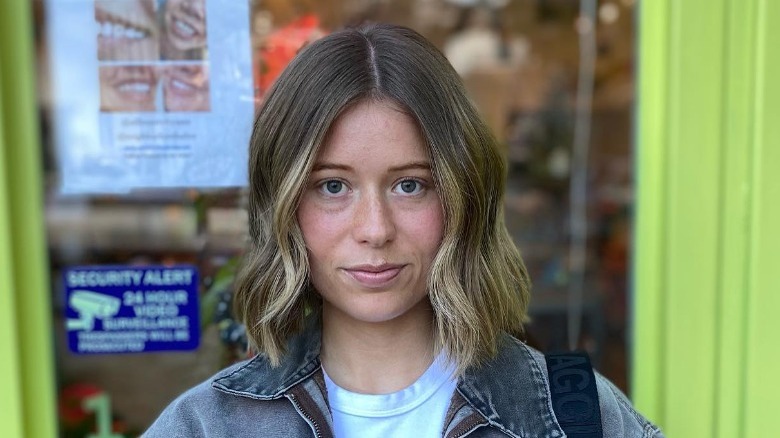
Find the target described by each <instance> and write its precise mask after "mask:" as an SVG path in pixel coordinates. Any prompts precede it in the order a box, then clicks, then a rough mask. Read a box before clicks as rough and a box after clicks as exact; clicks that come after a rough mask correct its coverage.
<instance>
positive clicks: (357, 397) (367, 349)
mask: <svg viewBox="0 0 780 438" xmlns="http://www.w3.org/2000/svg"><path fill="white" fill-rule="evenodd" d="M504 184H505V163H504V160H503V157H502V156H501V154H500V153H499V152H498V147H497V144H496V141H495V139H493V137H492V136H491V135H490V133H489V132H488V129H487V128H486V126H485V124H484V123H483V122H482V121H481V120H480V118H479V116H478V115H477V112H476V110H475V109H474V107H473V106H472V105H471V103H470V102H469V100H468V98H467V97H466V95H465V92H464V90H463V86H462V85H461V83H460V81H459V79H458V77H457V74H456V73H455V72H454V71H453V69H452V68H451V67H450V66H449V64H448V63H447V61H446V59H445V58H444V56H443V55H442V54H441V53H440V52H439V51H438V50H437V49H436V48H434V47H433V46H432V45H431V44H430V43H429V42H427V41H426V40H425V39H423V38H422V37H421V36H420V35H418V34H416V33H415V32H413V31H411V30H409V29H405V28H400V27H393V26H385V25H374V26H368V27H363V28H359V29H352V30H345V31H341V32H337V33H335V34H332V35H330V36H327V37H325V38H323V39H321V40H319V41H317V42H315V43H312V44H311V45H309V46H308V47H307V48H305V49H304V50H303V51H302V52H301V53H300V54H299V55H298V56H297V57H296V58H295V59H294V60H293V61H292V63H291V64H290V66H289V67H288V68H287V69H286V70H285V72H284V73H283V74H282V75H281V76H280V78H279V79H278V81H277V82H276V84H275V85H274V87H273V88H272V90H271V91H270V93H269V94H268V96H267V99H266V101H265V102H264V104H263V107H262V108H261V110H260V112H259V114H258V118H257V121H256V124H255V130H254V133H253V136H252V141H251V156H250V201H249V215H250V230H251V237H252V240H251V245H250V249H249V253H248V254H247V256H246V263H245V266H244V268H243V273H242V276H241V277H240V279H239V281H238V286H237V291H236V297H235V298H236V301H237V309H238V313H239V315H240V317H241V318H242V319H243V321H244V322H245V323H246V325H247V327H248V332H249V334H250V338H251V340H252V343H253V345H254V347H255V348H256V349H257V350H258V351H259V352H260V354H259V355H258V356H257V357H256V358H254V359H253V360H251V361H249V362H246V363H242V364H238V365H236V366H234V367H231V368H229V369H227V370H225V371H223V372H221V373H220V374H218V375H217V376H215V378H214V379H211V380H209V381H208V382H204V383H203V384H202V385H200V386H198V387H196V388H194V389H192V390H190V391H189V392H187V393H186V394H184V395H183V396H181V397H180V398H179V399H177V400H176V401H174V402H173V403H172V404H171V405H170V406H169V407H168V408H167V409H166V411H165V412H164V413H163V414H162V416H161V417H160V418H159V419H158V420H157V422H156V423H155V424H154V425H153V426H152V428H151V429H150V430H149V431H148V432H147V434H148V435H147V436H164V435H167V434H170V433H171V432H176V433H178V434H181V435H183V436H184V435H186V436H264V437H266V436H268V437H275V436H311V435H312V434H314V435H315V436H318V437H325V436H337V437H341V436H343V437H350V436H359V437H373V436H381V437H388V436H398V437H407V436H442V435H444V436H447V437H460V436H465V435H471V436H474V437H494V436H496V437H497V436H507V435H508V436H517V437H519V436H523V437H537V436H563V430H562V429H561V426H560V424H559V422H558V421H557V420H556V416H555V414H554V413H553V411H552V409H551V402H550V390H549V387H548V384H547V377H546V368H545V366H544V359H543V358H542V356H541V355H540V354H539V353H538V352H536V351H534V350H532V349H531V348H529V347H527V346H525V345H524V344H523V343H521V342H519V341H518V340H517V339H515V338H513V337H511V336H510V334H514V335H519V334H520V333H521V332H522V323H523V320H524V318H525V315H526V309H527V305H528V297H529V291H528V288H529V282H528V278H527V274H526V271H525V268H524V267H523V264H522V262H521V259H520V256H519V253H518V252H517V250H516V248H515V246H514V244H513V243H512V241H511V239H510V237H509V235H508V233H507V231H506V228H505V226H504V222H503V208H502V202H503V193H504ZM598 388H599V399H600V402H601V409H600V411H601V414H602V415H601V416H602V419H603V420H604V421H603V425H604V433H605V436H620V437H641V436H660V432H659V431H658V430H657V429H656V428H655V427H654V426H652V425H651V424H650V423H648V422H647V421H646V420H644V419H643V418H642V417H641V416H639V415H638V414H637V413H636V412H635V411H634V410H633V409H632V408H631V407H630V405H629V403H628V402H627V401H626V400H625V398H624V397H623V395H622V394H620V393H619V391H617V390H616V389H615V388H614V387H613V386H612V385H611V384H609V383H608V382H607V381H606V380H605V379H603V378H601V377H600V376H599V377H598Z"/></svg>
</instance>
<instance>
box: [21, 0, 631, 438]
mask: <svg viewBox="0 0 780 438" xmlns="http://www.w3.org/2000/svg"><path fill="white" fill-rule="evenodd" d="M133 2H135V3H137V4H138V5H139V7H140V8H141V9H139V10H141V11H142V10H143V8H144V7H148V8H151V11H152V15H153V16H152V18H151V20H157V21H156V22H157V23H160V24H159V26H162V27H160V29H163V27H164V26H166V25H170V26H176V25H177V24H176V22H175V20H174V21H171V20H173V19H169V18H166V15H165V13H166V12H165V11H166V9H165V8H166V7H168V6H171V4H174V5H175V4H177V3H179V1H178V0H167V1H165V0H148V1H146V0H138V1H137V2H136V0H79V1H74V2H69V3H73V4H77V3H82V6H84V7H86V9H87V10H90V11H93V12H91V13H90V14H91V15H90V16H88V17H86V18H85V20H86V21H87V22H89V23H92V24H93V25H95V28H96V34H97V35H98V38H101V36H102V37H106V38H108V37H109V36H112V35H115V34H121V35H124V36H126V37H127V38H131V37H132V38H135V37H138V38H141V37H142V35H143V33H144V32H147V31H145V30H144V29H142V28H140V27H139V26H141V25H138V26H136V27H138V29H137V28H136V27H134V26H135V25H133V24H132V23H130V24H128V23H127V22H133V20H132V19H128V20H126V21H127V22H125V21H122V20H114V21H110V20H109V21H110V24H108V25H106V24H105V23H103V22H101V14H102V13H103V12H105V11H103V12H101V9H100V7H101V5H103V6H106V7H107V8H108V10H109V12H110V10H111V8H120V9H121V7H124V6H127V5H128V4H130V3H133ZM54 3H57V2H53V1H51V0H45V1H44V0H36V3H35V5H36V25H37V30H38V38H37V44H38V45H37V49H38V59H39V71H40V80H39V95H40V110H41V130H42V133H43V138H44V142H45V156H44V157H43V166H44V167H45V170H46V177H47V199H46V220H47V235H48V247H49V256H50V265H51V268H52V273H51V274H52V285H53V290H52V297H53V303H54V312H53V315H52V318H53V320H54V327H55V329H56V335H55V340H56V350H57V351H56V358H57V372H58V375H57V381H58V385H59V387H58V394H59V401H60V404H59V409H60V411H59V415H60V426H61V432H62V435H63V436H86V435H85V434H87V433H89V432H90V431H91V430H92V429H93V427H94V422H95V418H94V413H90V412H85V411H84V409H83V407H82V405H81V402H82V401H83V400H84V399H85V398H89V397H92V396H94V395H96V394H101V393H102V394H106V395H107V396H108V398H109V399H110V412H109V413H110V415H111V417H112V419H113V428H114V429H115V431H116V432H117V433H122V434H125V435H127V436H131V435H132V436H135V435H137V434H138V433H140V432H142V431H143V430H144V429H145V428H146V427H147V426H148V425H149V424H150V422H151V421H153V420H154V418H156V416H157V415H158V414H159V412H160V411H161V409H162V408H163V407H164V406H166V405H167V404H168V403H169V402H170V401H171V400H172V399H173V398H174V397H175V396H176V395H178V394H180V393H181V392H183V391H184V390H185V389H187V388H189V387H191V386H193V385H194V384H196V383H199V382H201V381H203V380H204V379H206V378H208V377H209V376H211V375H212V374H213V373H215V372H216V371H217V370H219V369H220V368H222V367H224V366H226V365H228V364H230V363H232V362H235V361H237V360H240V359H242V358H244V357H245V356H246V353H245V351H244V342H245V338H244V332H243V328H242V327H241V326H240V325H239V324H238V323H236V322H235V321H234V320H233V319H232V316H231V312H230V309H229V308H230V306H229V302H230V297H231V295H230V291H231V282H232V278H233V275H234V273H235V267H236V263H237V260H238V259H239V258H240V256H241V253H242V250H243V248H244V244H245V242H246V239H247V225H246V220H247V215H246V212H245V211H244V200H245V194H246V193H245V189H244V188H242V187H223V188H192V187H188V186H186V185H185V187H167V188H154V187H149V188H130V189H126V190H123V191H122V192H120V193H89V194H69V195H64V194H62V193H61V189H62V179H63V174H62V165H61V163H62V162H63V156H62V155H63V152H62V151H63V150H62V148H61V145H59V144H58V142H59V141H60V140H58V136H57V135H56V129H55V128H56V126H59V125H58V123H60V124H61V123H63V120H57V117H58V116H57V114H60V113H59V112H58V108H61V106H62V105H64V104H65V103H64V102H60V101H58V100H57V97H56V96H57V93H55V92H54V91H52V90H53V89H54V88H55V87H61V86H62V84H61V83H59V84H58V83H54V80H53V78H54V77H55V76H56V75H55V74H54V73H55V72H53V68H55V67H54V66H55V63H54V62H53V61H52V60H53V59H57V57H58V56H62V54H56V53H53V51H52V50H51V38H50V36H51V35H49V32H52V30H51V29H52V27H51V25H52V23H51V21H52V16H51V14H50V12H51V8H52V5H53V4H54ZM184 3H186V4H187V6H186V7H185V8H190V9H186V12H185V13H184V14H185V15H184V16H180V17H179V18H180V21H181V23H179V24H178V26H179V28H178V32H179V38H180V39H186V38H184V37H183V36H182V33H183V34H184V35H185V36H186V35H188V34H189V35H190V36H191V35H192V34H197V33H198V32H201V33H203V34H204V39H206V40H207V41H208V45H207V46H206V48H203V47H201V48H199V49H192V48H190V49H188V50H185V51H181V50H179V51H177V50H176V44H175V41H174V42H171V41H168V42H167V43H166V42H165V41H163V40H164V39H165V38H166V37H165V35H164V34H163V33H162V32H163V30H159V32H160V33H159V35H157V36H156V38H157V45H154V46H153V47H152V46H150V47H151V48H148V50H147V49H144V50H141V49H137V50H136V49H133V50H132V51H128V52H126V53H131V54H132V55H133V56H132V57H131V58H133V59H118V58H117V56H118V57H119V58H123V57H124V58H127V56H129V55H127V56H125V55H122V54H121V53H123V52H121V51H120V52H116V50H114V51H113V52H112V51H111V50H109V49H108V48H107V49H105V50H103V51H97V52H96V53H95V54H94V58H95V60H94V62H95V63H96V64H95V65H98V66H100V68H101V69H105V68H113V67H117V66H120V65H121V66H125V65H126V66H130V67H138V66H143V65H147V64H149V65H154V66H163V67H164V69H163V68H158V70H157V71H158V73H159V74H163V70H165V69H170V68H174V67H181V66H183V67H185V68H188V67H192V66H194V67H195V68H196V69H198V72H200V73H198V72H195V73H198V74H201V75H202V73H203V71H204V70H203V69H204V68H206V69H207V70H209V69H210V71H211V72H212V75H213V74H215V73H214V72H217V71H218V70H219V69H220V68H223V67H226V66H228V67H230V66H235V65H236V64H231V63H230V62H229V61H227V60H225V59H223V57H221V56H220V54H219V53H220V52H219V50H218V48H217V46H216V45H215V44H216V43H215V42H214V41H217V39H219V38H221V36H220V35H218V34H215V32H217V31H216V30H215V29H217V28H216V27H214V26H216V24H214V23H218V20H220V19H221V18H222V17H223V15H217V14H216V13H215V14H214V15H213V16H211V15H208V14H205V12H204V14H205V16H206V20H205V23H201V24H198V23H195V22H194V21H193V20H194V19H193V18H192V17H195V16H198V14H199V12H198V7H199V6H198V5H200V4H201V3H202V7H203V8H204V9H203V11H208V13H211V11H212V10H211V9H209V8H210V7H213V5H216V4H217V3H219V1H218V0H200V3H199V2H197V1H196V2H189V1H187V2H184ZM583 3H587V2H583ZM593 3H594V4H595V2H593ZM230 4H233V3H230ZM223 7H224V6H223ZM580 7H581V4H580V2H577V1H574V0H485V1H478V0H395V1H392V2H391V1H389V0H343V1H334V0H318V1H314V0H297V1H287V0H262V1H260V0H256V1H250V2H249V3H248V4H247V5H241V6H235V8H237V9H240V10H241V11H246V12H245V13H244V15H245V17H244V19H245V20H246V22H247V23H248V25H247V29H248V32H247V33H246V34H240V33H236V34H235V35H239V36H242V37H244V38H246V39H247V40H248V41H245V43H246V46H247V47H248V48H249V49H250V50H251V66H250V67H249V72H248V74H249V75H250V76H251V77H250V78H249V79H248V80H249V83H251V89H250V90H249V91H248V92H246V93H243V92H242V93H243V94H241V93H238V94H235V93H234V94H229V93H227V92H224V93H223V94H220V93H222V92H221V91H219V90H215V89H214V88H215V86H214V84H213V83H212V90H211V97H210V98H209V99H210V100H208V102H210V106H209V105H207V106H205V107H202V108H201V109H192V108H189V109H187V110H181V113H182V114H185V113H186V114H191V113H192V112H193V111H205V112H208V111H217V110H216V109H215V108H217V107H219V106H220V105H221V104H222V103H224V102H226V99H236V100H239V99H240V100H242V101H248V102H253V105H249V106H248V107H247V110H246V111H247V115H248V116H249V117H250V118H251V114H250V113H251V111H252V106H255V107H256V106H257V105H258V104H259V103H261V102H262V99H263V96H264V93H265V92H266V91H267V90H268V88H269V87H270V86H271V84H272V83H273V81H274V79H275V78H276V77H277V76H278V74H279V73H280V72H281V71H282V70H283V69H284V67H285V66H286V64H287V63H288V62H289V61H290V59H292V57H293V56H294V55H295V54H296V52H297V51H298V50H299V49H300V48H301V47H302V46H304V45H305V44H307V43H309V42H311V41H313V40H316V39H317V38H320V37H321V36H323V35H326V34H327V33H329V32H331V31H333V30H336V29H339V28H341V27H343V26H348V25H352V24H357V23H361V22H364V21H383V22H392V23H397V24H402V25H406V26H409V27H412V28H414V29H416V30H417V31H419V32H420V33H422V34H423V35H425V36H426V37H427V38H429V39H430V40H431V41H433V42H434V43H435V44H436V45H437V46H438V47H440V48H441V50H442V51H443V52H444V53H445V55H446V56H447V57H448V58H449V59H450V61H451V63H452V64H453V66H454V67H455V69H456V71H457V72H458V73H459V74H460V75H461V76H462V78H463V81H464V83H465V85H466V87H467V89H468V91H469V93H470V95H471V97H472V98H473V101H474V102H475V104H476V105H477V106H478V108H479V110H480V111H481V113H482V115H483V116H484V118H485V120H486V121H487V123H488V124H489V126H490V127H491V128H492V129H493V131H494V133H495V135H496V136H497V138H498V139H499V140H500V143H501V145H502V147H503V148H504V152H505V153H506V156H507V160H508V163H509V180H508V186H507V187H508V192H507V196H506V206H505V212H506V222H507V225H508V228H509V231H510V233H511V235H512V236H513V238H514V239H515V241H516V242H517V244H518V246H519V248H520V250H521V253H522V255H523V257H524V260H525V263H526V266H527V267H528V269H529V271H530V274H531V278H532V281H533V292H532V293H533V295H532V301H531V307H530V315H531V322H530V323H529V324H528V327H527V329H528V330H527V341H528V343H529V344H531V345H533V346H535V347H537V348H539V349H540V350H545V351H546V350H560V349H567V348H570V347H577V348H584V349H586V350H588V351H589V352H590V353H591V356H592V358H593V360H594V364H595V366H596V367H597V368H598V369H599V370H600V371H601V372H602V373H603V374H605V375H606V376H607V377H608V378H609V379H611V380H612V381H613V382H615V383H616V384H617V385H618V386H619V387H621V388H622V389H624V390H626V391H629V392H630V388H627V385H628V381H627V370H628V366H629V364H628V357H629V354H628V353H629V352H628V346H627V327H629V325H630V320H629V318H628V315H629V312H628V306H627V302H628V299H629V296H630V291H629V283H628V266H629V265H630V263H629V259H628V258H629V254H630V242H631V232H632V218H631V206H632V203H633V167H632V161H633V158H632V146H631V144H632V135H631V132H632V125H631V123H632V122H631V121H632V107H633V100H634V80H635V78H634V71H633V63H634V50H635V49H634V30H635V29H634V19H633V17H634V1H633V0H605V1H600V2H598V9H597V10H594V11H593V14H592V16H591V17H588V16H586V15H587V14H586V15H583V12H582V11H581V10H580ZM92 8H95V9H92ZM134 13H135V12H133V13H128V14H130V15H128V16H129V17H131V18H133V17H135V16H134V15H132V14H134ZM139 14H140V12H139ZM182 17H184V18H182ZM166 20H168V21H166ZM136 24H137V23H136ZM201 25H202V26H203V27H202V28H199V27H198V26H201ZM149 32H152V31H149ZM152 33H153V32H152ZM206 35H207V37H206ZM235 35H232V36H228V37H225V38H234V37H235V38H238V37H236V36H235ZM173 38H174V39H175V37H173ZM589 44H590V45H589ZM212 46H213V47H212ZM106 47H109V46H106ZM109 48H110V47H109ZM128 50H129V49H128ZM582 50H584V51H582ZM152 52H154V53H152ZM163 52H164V53H163ZM117 53H119V55H117ZM589 53H590V54H591V55H592V56H593V58H592V61H593V62H592V64H591V63H590V62H589V58H588V57H589V55H588V54H589ZM90 56H92V55H90ZM147 57H152V58H154V61H153V62H151V61H148V60H147V59H146V58H147ZM73 59H74V61H73V62H78V61H77V59H79V58H78V56H74V57H73ZM61 65H62V64H61V63H59V62H58V63H56V66H57V67H56V68H60V67H61ZM155 68H157V67H155ZM165 71H167V70H165ZM185 73H186V72H185ZM237 75H238V76H237V77H239V79H240V80H244V79H246V78H243V79H241V78H242V76H241V75H243V73H240V72H239V73H237ZM98 77H102V76H100V75H98V74H97V72H96V73H95V78H96V80H97V78H98ZM172 81H173V80H172ZM171 83H173V82H171ZM179 85H180V86H182V87H186V86H188V85H186V84H179ZM138 87H140V86H138ZM139 89H140V88H139ZM162 90H163V91H161V93H164V92H166V91H165V90H166V89H162ZM587 90H592V93H591V95H588V93H586V92H585V91H587ZM136 91H138V90H136ZM169 91H171V92H173V91H172V90H169ZM578 93H579V94H578ZM155 99H156V100H155ZM163 100H164V97H159V98H158V97H155V98H153V99H152V100H150V101H149V102H147V103H148V104H150V105H153V104H154V103H155V102H157V103H158V104H160V105H167V104H166V103H165V102H163ZM161 102H162V103H161ZM171 105H173V104H171ZM170 108H173V107H170ZM136 110H137V108H136ZM134 111H135V110H134ZM156 111H157V112H159V113H165V112H167V111H169V106H165V108H163V107H162V106H161V107H160V109H158V110H156ZM173 112H175V111H173ZM68 123H75V122H68ZM139 132H141V133H143V130H141V131H139ZM85 135H86V136H89V135H97V134H95V133H92V134H90V133H89V132H87V133H85ZM241 147H242V148H245V145H242V146H241ZM71 150H72V149H71ZM212 164H213V165H212V167H217V166H218V165H217V164H216V162H215V163H212ZM204 166H205V167H206V168H208V166H209V163H208V162H206V163H204ZM84 172H87V173H88V172H89V170H88V169H87V170H84ZM174 186H175V184H174ZM149 265H153V266H158V265H159V266H177V265H188V266H194V267H196V268H197V270H198V272H199V282H198V285H197V290H198V296H199V315H200V318H201V320H200V324H199V328H200V329H201V333H200V345H199V347H198V348H197V349H196V350H194V351H189V352H155V353H135V354H74V353H73V352H72V351H71V350H70V349H69V347H68V336H67V333H66V326H67V323H66V319H67V316H66V315H67V307H68V302H67V299H66V298H67V294H66V289H65V285H64V282H63V277H62V276H63V273H64V272H65V270H67V269H68V268H70V267H74V266H139V267H143V266H149ZM101 415H103V414H101Z"/></svg>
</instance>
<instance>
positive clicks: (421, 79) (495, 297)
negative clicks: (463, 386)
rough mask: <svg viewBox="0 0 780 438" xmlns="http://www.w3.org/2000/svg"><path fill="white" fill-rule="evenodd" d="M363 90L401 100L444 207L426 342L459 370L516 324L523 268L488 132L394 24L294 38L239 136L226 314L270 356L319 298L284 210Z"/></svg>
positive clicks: (439, 68)
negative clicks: (245, 136)
mask: <svg viewBox="0 0 780 438" xmlns="http://www.w3.org/2000/svg"><path fill="white" fill-rule="evenodd" d="M364 99H376V100H389V101H391V102H392V103H394V104H396V105H397V106H398V107H399V108H401V109H402V110H404V111H405V112H407V113H408V114H409V115H410V116H411V117H412V118H413V119H414V120H415V121H416V122H417V124H418V126H419V128H420V132H421V134H422V136H423V138H424V140H425V142H426V145H427V147H428V153H429V156H430V160H431V166H432V172H433V178H434V181H435V185H436V190H437V192H438V194H439V197H440V199H441V202H442V206H443V209H444V217H445V219H444V222H445V223H444V236H443V239H442V243H441V247H440V249H439V251H438V254H437V256H436V258H435V260H434V262H433V265H432V267H431V272H430V273H429V278H428V296H429V298H430V301H431V304H432V307H433V309H434V334H435V340H436V345H437V346H438V347H440V348H442V349H443V350H444V352H445V354H446V356H447V357H448V358H449V359H450V360H452V361H454V362H455V363H456V364H457V366H458V372H462V371H463V370H464V369H465V368H466V367H469V366H473V365H477V364H479V363H480V362H481V361H483V360H485V359H487V358H489V357H491V356H493V355H494V354H495V353H496V351H497V348H498V345H497V344H498V338H499V335H500V333H501V332H502V331H506V332H509V333H510V334H514V335H519V334H520V333H521V332H522V328H523V325H522V324H523V322H524V320H525V318H526V311H527V306H528V299H529V287H530V286H529V280H528V274H527V272H526V270H525V267H524V266H523V263H522V260H521V258H520V254H519V252H518V251H517V248H516V247H515V245H514V243H513V242H512V240H511V238H510V236H509V234H508V232H507V230H506V226H505V224H504V208H503V198H504V189H505V184H506V162H505V159H504V157H503V155H502V154H501V153H500V151H499V148H498V145H497V142H496V140H495V138H494V137H493V135H492V134H491V133H490V130H489V129H488V127H487V126H486V124H485V123H484V122H483V121H482V119H481V118H480V116H479V115H478V113H477V111H476V109H475V108H474V106H473V104H472V103H471V102H470V101H469V99H468V97H467V96H466V92H465V89H464V88H463V85H462V83H461V81H460V78H459V77H458V76H457V73H455V71H454V70H453V69H452V67H451V66H450V64H449V62H447V60H446V58H445V57H444V55H442V53H441V52H440V51H439V50H438V49H436V48H435V47H434V46H433V45H432V44H431V43H430V42H428V41H427V40H426V39H425V38H423V37H422V36H421V35H419V34H418V33H416V32H414V31H413V30H410V29H407V28H404V27H399V26H392V25H377V24H375V25H367V26H363V27H360V28H354V29H347V30H342V31H339V32H336V33H333V34H331V35H328V36H327V37H325V38H322V39H320V40H318V41H316V42H314V43H312V44H311V45H310V46H308V47H306V48H305V49H304V50H302V51H301V53H299V54H298V56H296V57H295V58H294V59H293V61H292V62H291V63H290V65H289V66H288V67H287V69H286V70H285V71H284V72H283V73H282V75H281V76H280V77H279V79H278V80H277V81H276V83H275V85H274V86H273V87H272V89H271V90H270V92H269V93H268V95H267V99H266V101H265V102H264V103H263V105H262V107H261V109H260V111H259V113H258V116H257V119H256V121H255V126H254V131H253V134H252V139H251V144H250V149H251V150H250V159H249V184H250V185H249V205H248V208H249V229H250V235H251V243H250V247H249V250H248V253H247V254H246V256H245V261H244V265H243V266H242V269H241V272H240V275H239V278H238V280H237V286H236V295H235V304H236V311H237V314H238V316H239V318H240V319H241V320H242V321H243V322H244V324H245V325H246V327H247V332H248V334H249V339H250V341H251V343H252V344H253V346H254V347H255V348H256V349H257V350H258V351H259V352H260V353H262V354H265V355H267V356H268V358H269V360H270V362H271V363H272V364H274V365H276V364H278V363H279V361H280V359H281V357H282V355H283V354H284V353H285V344H286V342H287V340H288V338H289V337H290V336H291V335H293V334H295V333H297V332H298V331H300V330H301V328H302V324H303V320H304V316H305V309H307V308H308V309H312V310H313V311H315V312H318V311H319V310H320V300H321V298H320V297H319V295H318V294H317V292H316V291H315V290H314V289H313V287H312V286H311V284H310V282H309V265H308V260H307V253H306V247H305V243H304V240H303V236H302V234H301V231H300V228H299V227H298V224H297V222H296V210H297V207H298V203H299V200H300V198H301V194H302V192H303V190H304V188H305V184H306V182H307V179H308V176H309V173H310V171H311V168H312V166H313V164H314V161H315V159H316V156H317V151H318V148H319V146H320V145H321V144H322V143H323V141H324V139H325V137H326V135H327V133H328V130H329V128H330V126H331V125H332V124H333V122H334V121H335V120H336V119H337V118H338V116H339V115H340V114H341V113H342V112H343V111H344V110H345V109H346V108H347V107H349V106H350V105H353V104H355V103H356V102H359V101H361V100H364Z"/></svg>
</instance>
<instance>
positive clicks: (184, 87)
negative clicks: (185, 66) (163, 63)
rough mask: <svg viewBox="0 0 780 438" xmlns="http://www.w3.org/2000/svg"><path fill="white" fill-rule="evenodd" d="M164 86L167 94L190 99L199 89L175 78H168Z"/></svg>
mask: <svg viewBox="0 0 780 438" xmlns="http://www.w3.org/2000/svg"><path fill="white" fill-rule="evenodd" d="M165 85H166V87H165V88H166V91H168V93H170V94H173V95H176V96H181V97H192V96H194V95H196V94H197V93H198V92H199V91H200V87H198V86H196V85H195V84H193V83H191V82H189V81H187V80H185V79H180V78H177V77H175V76H173V77H170V78H168V80H167V81H166V83H165Z"/></svg>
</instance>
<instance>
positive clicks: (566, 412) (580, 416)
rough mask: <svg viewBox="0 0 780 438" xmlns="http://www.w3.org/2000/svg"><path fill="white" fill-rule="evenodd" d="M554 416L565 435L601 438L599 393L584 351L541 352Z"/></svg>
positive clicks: (577, 437)
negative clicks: (545, 366)
mask: <svg viewBox="0 0 780 438" xmlns="http://www.w3.org/2000/svg"><path fill="white" fill-rule="evenodd" d="M545 359H546V360H547V378H548V379H549V381H550V394H552V406H553V411H554V412H555V418H557V419H558V424H560V425H561V428H563V431H564V432H566V436H567V437H569V438H602V437H603V436H604V432H603V431H602V429H601V411H600V409H599V393H598V391H597V390H596V377H595V376H594V375H593V367H592V366H591V365H590V358H589V357H588V353H585V352H584V351H571V352H566V353H552V354H547V355H545Z"/></svg>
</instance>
